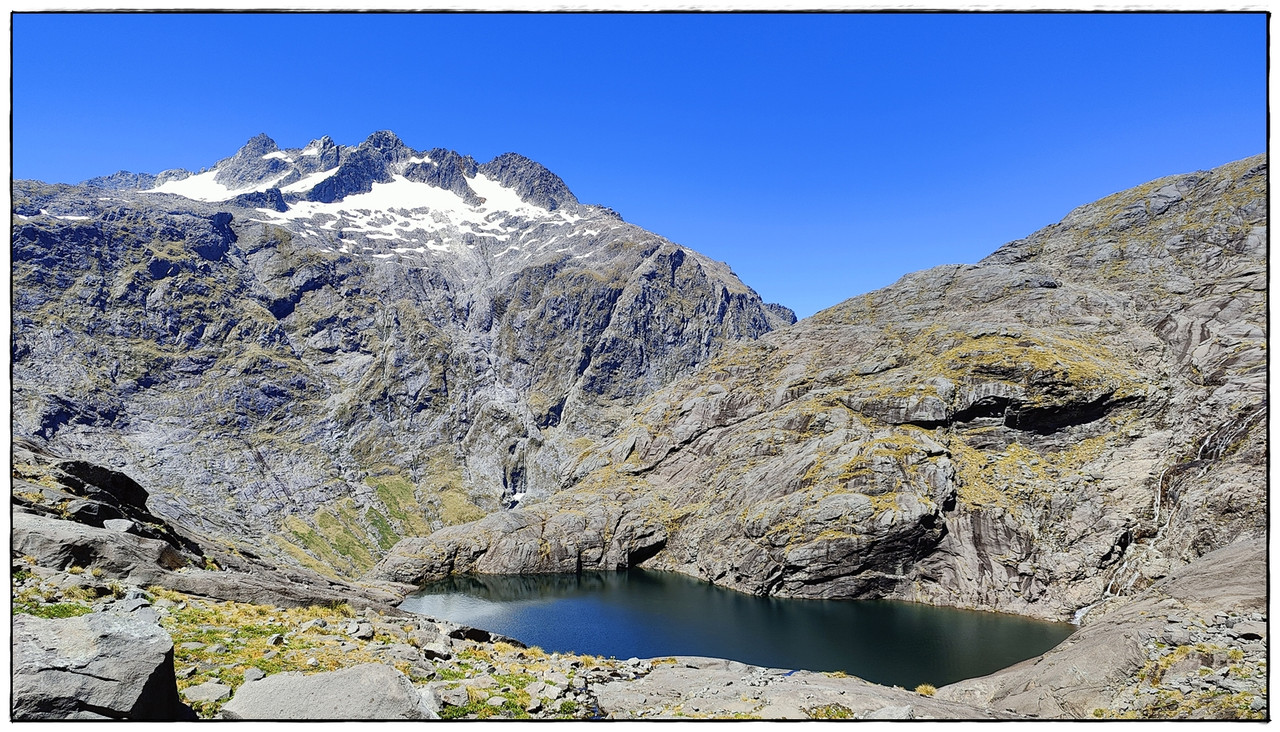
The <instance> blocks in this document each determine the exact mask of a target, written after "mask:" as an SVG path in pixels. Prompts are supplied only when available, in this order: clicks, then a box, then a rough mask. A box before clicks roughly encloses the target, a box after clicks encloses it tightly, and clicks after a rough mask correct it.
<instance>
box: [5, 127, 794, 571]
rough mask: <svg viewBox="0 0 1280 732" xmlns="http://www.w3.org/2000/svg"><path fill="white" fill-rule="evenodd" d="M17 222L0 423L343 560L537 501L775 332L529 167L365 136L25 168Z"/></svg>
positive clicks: (160, 510) (710, 278)
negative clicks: (122, 169)
mask: <svg viewBox="0 0 1280 732" xmlns="http://www.w3.org/2000/svg"><path fill="white" fill-rule="evenodd" d="M14 214H15V216H14V224H13V231H12V235H13V242H14V244H13V247H14V249H13V251H14V269H13V276H14V279H15V287H14V296H13V333H14V336H13V338H14V341H13V363H14V382H13V383H14V392H13V399H14V405H15V410H14V430H15V436H16V437H17V438H19V439H20V440H25V441H26V444H29V445H31V446H33V447H34V448H36V449H38V450H43V451H48V452H51V453H56V454H59V455H65V456H67V458H66V459H67V460H82V461H85V462H86V463H92V464H95V465H98V466H104V467H105V468H106V469H107V470H110V471H113V472H115V473H118V474H121V475H124V476H128V479H129V480H130V481H136V484H138V485H143V486H146V491H145V492H144V493H146V492H149V494H150V495H149V496H147V497H146V499H145V501H144V503H145V506H143V508H145V510H146V511H147V512H148V513H149V514H153V515H154V516H156V517H159V518H160V519H161V520H163V521H164V522H168V523H170V524H172V525H175V526H182V527H183V529H184V531H186V532H188V533H192V534H199V535H201V536H208V537H217V538H227V539H229V540H231V541H233V542H238V548H239V549H240V550H241V552H242V553H243V552H244V551H248V552H251V553H254V554H262V555H264V556H265V557H267V558H269V559H270V560H271V561H272V562H275V563H290V564H295V565H297V564H301V565H303V566H306V567H308V568H310V569H312V570H315V571H320V572H329V573H333V572H337V573H339V574H343V575H347V576H355V575H358V574H359V573H360V572H362V571H364V570H366V569H368V568H369V567H371V566H372V565H373V564H374V563H375V561H376V560H377V559H378V558H379V557H380V556H382V555H383V554H384V553H385V551H386V550H387V549H389V548H390V547H391V546H392V545H393V544H394V543H395V542H396V541H398V540H399V539H400V538H401V537H405V536H423V535H426V534H429V533H431V532H432V531H434V530H436V529H439V528H442V527H445V526H448V525H452V524H457V523H463V522H466V521H469V520H472V519H474V518H478V517H480V516H483V515H485V514H487V513H490V512H494V511H498V510H500V509H503V508H505V507H512V506H516V505H519V504H520V503H521V502H522V501H526V500H536V499H537V498H538V497H541V496H547V495H550V494H552V493H554V492H556V491H557V490H559V489H560V488H561V486H562V481H563V480H564V479H565V475H566V474H565V465H566V463H567V462H571V461H572V460H573V459H574V457H575V456H576V455H577V454H578V453H579V452H580V451H581V449H582V447H581V444H582V441H583V440H587V441H594V439H596V438H598V437H599V436H601V435H602V434H605V433H607V432H608V431H609V430H610V429H612V426H613V425H614V424H615V423H616V422H617V421H619V420H621V419H623V418H625V417H627V416H628V415H629V413H630V406H631V405H632V404H634V403H636V402H637V400H639V399H641V398H642V397H644V396H645V395H647V394H650V393H652V392H653V391H654V390H656V389H658V388H659V387H661V386H663V385H665V384H667V383H669V382H671V381H672V380H673V379H675V378H677V377H679V376H681V375H683V374H685V373H687V372H688V371H689V370H690V369H692V368H694V367H696V366H697V365H698V364H702V363H705V362H707V361H708V360H710V359H711V358H712V357H713V356H714V355H715V354H717V353H718V352H720V351H721V350H722V349H723V348H724V346H725V345H726V344H727V343H729V342H732V341H734V340H736V339H743V338H755V337H758V336H760V335H762V334H764V333H766V332H768V331H770V330H772V329H775V328H777V327H780V326H784V325H788V324H790V323H791V322H793V321H794V316H793V315H792V314H791V313H790V311H787V310H786V309H785V308H780V307H778V306H766V305H765V304H764V303H762V302H761V301H760V298H759V297H758V296H757V295H756V294H755V293H754V292H753V291H751V290H750V289H749V288H747V287H746V286H745V285H743V284H742V283H741V282H740V281H738V279H737V278H736V276H734V275H733V273H732V272H731V271H730V270H729V269H728V267H727V266H725V265H724V264H722V263H719V262H713V261H711V260H709V259H707V258H705V257H703V256H701V255H699V254H697V253H695V252H692V251H690V250H688V249H684V248H682V247H680V246H678V245H676V244H673V243H671V242H669V241H666V240H664V239H662V238H660V237H658V236H656V235H654V234H651V233H649V232H646V231H644V230H642V229H639V228H638V227H635V226H632V225H630V224H627V223H625V222H624V221H622V220H621V219H620V218H619V217H618V216H617V214H615V213H614V212H612V211H611V210H609V209H606V208H603V207H599V206H588V205H583V204H581V203H579V202H578V201H577V199H576V198H575V197H574V196H573V194H572V193H571V192H570V190H569V188H568V187H567V185H566V184H565V183H564V181H562V180H561V179H560V178H558V177H557V176H555V175H554V174H552V173H551V172H550V171H548V170H547V169H546V168H544V167H543V166H541V165H538V164H537V163H534V162H533V161H530V160H528V159H526V158H523V157H521V156H519V155H515V154H507V155H503V156H499V157H498V158H496V159H494V160H493V161H490V162H488V163H483V164H481V163H477V162H476V161H475V160H472V159H471V158H468V157H465V156H462V155H459V154H458V153H456V152H453V151H448V150H440V149H435V150H428V151H425V152H423V151H416V150H413V149H411V148H409V147H408V146H407V145H405V144H404V143H403V142H402V141H401V140H400V139H399V138H397V137H396V136H395V135H394V134H391V133H386V132H380V133H376V134H374V135H372V136H370V137H369V139H367V140H365V141H364V142H363V143H361V144H360V145H357V146H354V147H346V146H339V145H335V144H334V143H333V141H332V140H329V139H328V138H322V139H320V140H317V141H314V142H312V143H311V144H309V145H307V146H306V147H304V148H301V149H288V150H282V149H279V147H278V146H277V145H276V144H275V143H274V142H273V141H271V140H270V138H267V137H265V136H259V137H256V138H254V139H253V140H251V141H250V142H249V143H248V144H247V145H246V146H245V147H244V148H243V149H241V150H240V151H239V152H237V153H236V154H235V155H234V156H232V157H229V158H226V159H224V160H222V161H219V162H218V163H217V164H216V165H215V166H214V167H213V168H211V169H209V170H206V171H202V172H200V173H195V174H192V173H190V172H188V171H166V172H164V173H161V174H159V175H158V176H147V175H135V174H126V173H121V174H117V175H115V176H110V177H108V178H103V179H95V180H93V181H90V182H88V183H87V184H85V185H82V186H63V185H45V184H42V183H37V182H31V181H20V182H17V183H15V185H14ZM84 510H85V512H86V515H87V513H88V512H89V509H87V508H86V509H84ZM96 510H98V512H99V513H100V514H101V516H100V518H101V520H103V521H105V520H108V519H114V518H130V517H129V516H121V517H117V516H115V515H108V513H110V511H109V510H108V511H105V512H104V510H103V509H101V508H98V509H96ZM145 524H146V522H145V521H144V522H140V523H139V526H140V527H142V526H145ZM99 525H100V524H99Z"/></svg>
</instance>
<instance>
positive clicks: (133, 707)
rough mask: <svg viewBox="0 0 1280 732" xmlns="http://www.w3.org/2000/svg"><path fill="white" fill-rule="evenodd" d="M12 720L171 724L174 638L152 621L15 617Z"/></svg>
mask: <svg viewBox="0 0 1280 732" xmlns="http://www.w3.org/2000/svg"><path fill="white" fill-rule="evenodd" d="M11 711H12V715H13V718H14V719H15V720H23V721H27V720H37V719H62V720H66V719H119V720H125V719H127V720H177V719H194V718H195V715H194V714H193V713H192V712H191V710H190V709H189V708H187V707H186V706H185V705H184V704H182V702H181V701H180V700H179V699H178V688H177V685H176V681H175V679H174V674H173V641H171V640H170V639H169V636H168V635H167V634H166V633H165V632H164V631H163V630H161V629H160V628H159V626H157V625H155V624H154V623H153V622H147V621H146V620H143V619H139V618H135V617H130V616H128V615H119V614H115V613H93V614H90V615H83V616H80V617H74V618H59V619H43V618H36V617H32V616H30V615H14V616H13V702H12V709H11Z"/></svg>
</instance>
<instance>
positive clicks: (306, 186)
mask: <svg viewBox="0 0 1280 732" xmlns="http://www.w3.org/2000/svg"><path fill="white" fill-rule="evenodd" d="M337 172H338V166H336V165H335V166H334V167H333V168H332V169H330V170H321V171H319V172H316V173H312V174H311V175H308V176H305V177H303V178H302V179H300V180H297V181H294V182H293V183H290V184H289V185H287V186H285V187H284V188H281V189H280V192H281V193H302V192H303V191H309V190H311V189H312V188H315V187H316V186H318V185H320V183H321V182H323V181H326V180H328V179H329V178H332V177H333V174H334V173H337Z"/></svg>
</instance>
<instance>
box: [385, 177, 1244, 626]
mask: <svg viewBox="0 0 1280 732" xmlns="http://www.w3.org/2000/svg"><path fill="white" fill-rule="evenodd" d="M1265 182H1266V161H1265V159H1264V158H1261V157H1256V158H1250V159H1246V160H1243V161H1240V162H1237V163H1232V164H1230V165H1226V166H1223V167H1221V168H1218V169H1216V170H1213V171H1209V172H1202V173H1195V174H1191V175H1183V176H1176V177H1173V178H1166V179H1161V180H1158V181H1155V182H1153V183H1150V184H1147V185H1144V186H1140V187H1138V188H1135V189H1132V190H1129V191H1125V192H1122V193H1118V194H1115V195H1113V196H1110V197H1108V198H1106V199H1103V200H1101V201H1098V202H1096V203H1093V204H1089V205H1087V206H1083V207H1081V208H1079V209H1076V210H1075V211H1073V212H1071V214H1069V215H1068V216H1067V217H1066V218H1065V219H1064V220H1063V221H1062V222H1060V223H1058V224H1055V225H1053V226H1050V227H1048V228H1046V229H1043V230H1041V231H1039V232H1036V233H1035V234H1033V235H1031V236H1029V237H1027V238H1026V239H1023V240H1019V241H1016V242H1012V243H1010V244H1007V245H1005V246H1004V247H1001V248H1000V249H999V250H998V251H996V252H995V253H994V254H992V255H991V256H990V257H988V258H987V259H985V260H983V261H982V262H980V263H978V264H977V265H952V266H944V267H937V268H934V269H930V270H925V271H922V272H917V273H914V274H911V275H908V276H906V277H904V278H903V279H902V280H901V281H899V282H898V283H896V284H895V285H893V286H891V287H888V288H885V289H883V290H880V291H877V292H873V293H869V294H867V295H864V296H860V297H857V298H853V299H851V300H849V301H846V302H845V303H842V304H840V305H838V306H836V307H834V308H831V309H829V310H826V311H824V312H821V313H819V314H817V315H815V316H814V317H812V318H809V319H806V320H805V321H802V322H800V323H798V324H796V325H794V326H792V327H790V328H786V329H783V330H779V331H776V332H773V333H770V334H768V335H766V336H764V337H762V338H760V339H758V340H755V341H746V342H740V343H736V344H733V345H732V346H730V347H728V348H726V349H725V351H724V352H723V353H721V354H720V355H719V356H717V357H715V358H714V359H712V360H710V361H709V362H708V363H706V364H705V365H703V366H702V367H701V368H700V369H699V370H698V371H697V372H696V373H694V374H693V375H691V376H688V377H685V378H682V379H679V380H677V381H675V382H674V383H672V384H671V385H669V386H667V387H664V388H662V389H659V390H657V391H656V392H654V393H652V394H651V395H648V396H647V397H645V398H644V399H643V400H642V401H640V402H639V403H638V404H637V406H636V408H635V410H634V412H633V414H632V415H631V416H630V417H629V418H627V419H624V420H620V421H619V422H618V423H617V425H616V427H614V428H613V429H612V431H611V432H610V433H609V434H607V435H604V436H602V437H601V438H600V439H597V440H595V441H594V442H593V443H591V444H586V443H584V444H583V449H582V450H581V451H580V452H578V453H577V454H576V457H574V458H572V459H571V460H570V461H569V463H568V467H567V469H566V471H565V475H566V477H565V478H564V479H563V482H564V485H565V487H564V489H563V490H562V491H561V492H559V493H556V494H554V495H552V496H550V497H547V498H546V499H545V500H543V501H541V502H538V503H532V502H526V503H525V504H524V505H523V506H522V510H519V511H512V512H510V513H506V514H499V515H493V516H489V517H486V518H485V519H483V520H480V521H478V522H476V523H474V524H468V525H466V526H459V527H451V528H449V529H447V530H444V531H441V532H438V533H436V534H434V535H432V536H430V537H427V538H424V539H410V540H406V541H405V542H402V543H401V544H400V545H398V546H397V547H396V548H395V550H393V551H392V553H391V555H390V556H389V557H388V558H387V559H386V560H384V561H383V562H382V563H381V564H380V565H379V566H378V567H377V568H376V569H375V570H374V572H372V573H371V575H370V576H371V577H385V578H389V579H396V580H399V581H404V582H419V581H422V580H424V579H430V578H433V577H437V576H439V575H441V574H443V573H447V572H463V571H482V572H493V571H501V572H520V571H565V570H572V569H573V568H575V567H583V568H596V567H600V568H606V569H607V568H614V567H621V566H627V565H628V564H630V563H633V562H635V561H646V564H645V566H648V567H656V568H664V569H673V570H677V571H681V572H685V573H688V574H692V575H695V576H700V577H703V578H706V579H708V580H711V581H714V582H717V583H719V584H723V585H726V586H729V587H734V588H737V589H741V590H744V591H748V592H754V593H774V594H782V595H793V596H805V597H896V598H904V599H910V600H916V601H923V602H931V603H939V604H947V605H956V606H961V607H977V608H989V609H1001V610H1008V611H1013V612H1019V613H1025V614H1030V615H1038V616H1042V617H1051V618H1060V619H1061V618H1067V617H1070V616H1071V614H1072V613H1073V612H1074V611H1075V610H1076V609H1078V608H1081V607H1084V606H1086V605H1089V604H1091V603H1093V602H1096V601H1097V600H1099V599H1102V598H1103V597H1107V596H1111V595H1115V594H1129V593H1132V592H1135V591H1138V590H1140V589H1142V588H1143V587H1145V586H1147V585H1149V584H1150V583H1151V582H1152V581H1154V580H1155V579H1158V578H1159V577H1162V576H1164V575H1165V574H1167V573H1168V572H1169V571H1170V570H1171V569H1172V568H1174V567H1177V566H1179V565H1181V564H1183V563H1185V562H1187V561H1190V560H1192V559H1194V558H1195V557H1197V556H1199V555H1201V554H1204V553H1205V552H1208V551H1211V550H1213V549H1215V548H1217V547H1220V546H1224V545H1226V544H1230V543H1232V542H1234V541H1237V540H1239V539H1242V538H1248V537H1258V536H1262V535H1263V533H1264V532H1265V518H1264V512H1263V511H1261V510H1260V507H1261V506H1263V505H1264V504H1265V477H1264V474H1263V466H1264V464H1265V459H1266V443H1265V434H1266V420H1265V415H1266V385H1265V330H1264V329H1265V308H1266V296H1265V290H1266V279H1265V267H1266V246H1265V243H1266V208H1265V207H1266V203H1265V201H1266V199H1265Z"/></svg>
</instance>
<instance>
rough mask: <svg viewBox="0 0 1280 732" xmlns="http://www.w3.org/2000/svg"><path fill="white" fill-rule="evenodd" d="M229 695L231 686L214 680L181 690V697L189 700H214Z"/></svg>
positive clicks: (219, 699) (220, 699)
mask: <svg viewBox="0 0 1280 732" xmlns="http://www.w3.org/2000/svg"><path fill="white" fill-rule="evenodd" d="M230 696H231V687H230V686H227V685H226V684H219V683H218V682H216V681H206V682H204V683H203V684H196V685H195V686H188V687H187V688H185V689H183V690H182V698H183V699H186V700H187V701H189V702H216V701H222V700H223V699H226V698H228V697H230Z"/></svg>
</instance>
